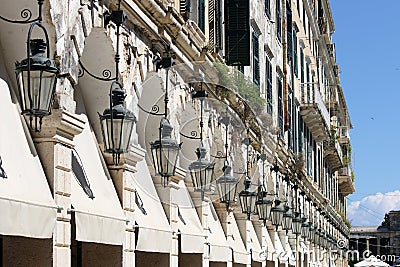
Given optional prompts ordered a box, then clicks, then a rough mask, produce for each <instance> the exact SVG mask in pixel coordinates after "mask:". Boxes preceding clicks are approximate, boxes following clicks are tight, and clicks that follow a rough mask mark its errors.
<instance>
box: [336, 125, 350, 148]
mask: <svg viewBox="0 0 400 267" xmlns="http://www.w3.org/2000/svg"><path fill="white" fill-rule="evenodd" d="M338 141H339V144H341V145H350V127H349V126H340V127H339V137H338Z"/></svg>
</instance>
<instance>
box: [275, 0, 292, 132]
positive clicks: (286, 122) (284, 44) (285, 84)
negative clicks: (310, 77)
mask: <svg viewBox="0 0 400 267" xmlns="http://www.w3.org/2000/svg"><path fill="white" fill-rule="evenodd" d="M278 1H282V2H283V3H282V47H283V53H282V55H283V99H284V105H283V112H284V131H287V130H288V129H289V125H290V122H289V107H288V104H289V99H288V81H287V21H286V0H278Z"/></svg>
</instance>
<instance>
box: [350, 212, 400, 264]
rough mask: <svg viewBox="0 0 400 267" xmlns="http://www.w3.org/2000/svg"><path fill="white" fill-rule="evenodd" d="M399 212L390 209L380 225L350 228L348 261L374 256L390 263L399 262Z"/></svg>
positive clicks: (354, 261)
mask: <svg viewBox="0 0 400 267" xmlns="http://www.w3.org/2000/svg"><path fill="white" fill-rule="evenodd" d="M399 220H400V212H399V211H390V212H389V213H387V214H386V216H385V218H384V221H383V222H382V224H381V225H380V226H354V227H351V229H350V243H349V249H350V251H352V253H351V257H350V259H349V260H350V262H353V263H356V262H358V261H359V260H361V259H362V258H363V257H369V256H371V255H374V256H376V257H377V258H379V259H380V260H383V261H385V262H387V263H389V264H391V265H393V264H398V263H399V255H400V247H399V244H400V235H399V231H400V227H399V226H400V225H399Z"/></svg>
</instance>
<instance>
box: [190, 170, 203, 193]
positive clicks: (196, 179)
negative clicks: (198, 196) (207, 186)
mask: <svg viewBox="0 0 400 267" xmlns="http://www.w3.org/2000/svg"><path fill="white" fill-rule="evenodd" d="M190 176H191V178H192V183H193V187H194V190H195V191H199V190H201V170H199V169H192V170H190Z"/></svg>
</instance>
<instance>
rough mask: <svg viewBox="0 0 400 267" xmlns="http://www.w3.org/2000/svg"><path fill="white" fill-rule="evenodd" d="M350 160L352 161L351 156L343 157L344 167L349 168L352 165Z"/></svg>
mask: <svg viewBox="0 0 400 267" xmlns="http://www.w3.org/2000/svg"><path fill="white" fill-rule="evenodd" d="M350 160H351V157H350V156H348V155H344V156H343V159H342V161H343V165H344V166H348V165H349V164H350Z"/></svg>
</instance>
